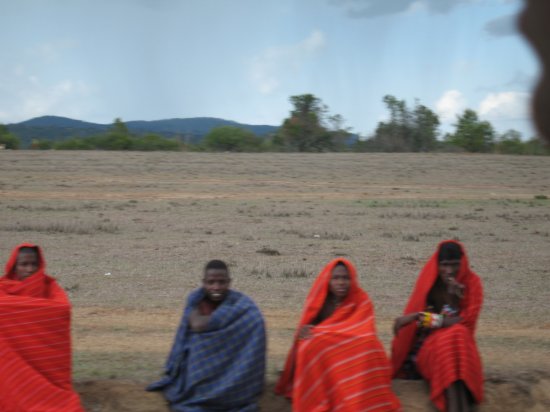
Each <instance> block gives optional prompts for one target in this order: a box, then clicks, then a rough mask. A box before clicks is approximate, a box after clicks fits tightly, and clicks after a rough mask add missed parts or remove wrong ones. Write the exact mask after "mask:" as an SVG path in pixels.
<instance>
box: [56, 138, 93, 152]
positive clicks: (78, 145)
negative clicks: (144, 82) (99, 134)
mask: <svg viewBox="0 0 550 412" xmlns="http://www.w3.org/2000/svg"><path fill="white" fill-rule="evenodd" d="M53 148H54V149H55V150H92V149H95V147H94V146H93V145H92V138H85V139H79V138H73V139H68V140H64V141H62V142H55V143H54V145H53Z"/></svg>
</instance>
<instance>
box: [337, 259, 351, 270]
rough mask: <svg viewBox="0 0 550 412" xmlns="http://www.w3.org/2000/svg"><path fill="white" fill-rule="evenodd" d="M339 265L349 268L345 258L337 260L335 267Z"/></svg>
mask: <svg viewBox="0 0 550 412" xmlns="http://www.w3.org/2000/svg"><path fill="white" fill-rule="evenodd" d="M337 266H343V267H345V268H346V269H347V268H348V267H347V266H346V264H345V263H344V261H343V260H339V261H338V262H336V264H335V265H334V267H337Z"/></svg>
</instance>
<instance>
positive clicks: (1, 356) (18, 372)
mask: <svg viewBox="0 0 550 412" xmlns="http://www.w3.org/2000/svg"><path fill="white" fill-rule="evenodd" d="M45 269H46V263H45V261H44V258H43V255H42V251H41V250H40V248H39V247H38V246H36V245H32V244H26V243H25V244H22V245H19V246H17V247H16V248H15V249H14V251H13V253H12V255H11V257H10V259H9V261H8V263H7V264H6V271H5V274H4V276H3V277H1V278H0V308H1V309H0V411H6V412H8V411H10V412H12V411H13V412H15V411H18V412H26V411H28V412H31V411H32V412H34V411H63V412H83V409H82V407H81V405H80V399H79V397H78V395H77V394H76V392H74V390H73V387H72V382H71V330H70V319H71V304H70V302H69V299H68V298H67V295H66V294H65V292H64V291H63V289H62V288H61V287H60V286H59V285H58V284H57V282H56V281H55V279H54V278H52V277H50V276H48V275H46V274H45Z"/></svg>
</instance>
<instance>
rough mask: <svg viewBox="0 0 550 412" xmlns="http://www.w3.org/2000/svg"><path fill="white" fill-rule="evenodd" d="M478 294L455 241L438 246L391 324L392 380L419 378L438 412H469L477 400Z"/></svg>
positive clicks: (480, 376) (479, 383)
mask: <svg viewBox="0 0 550 412" xmlns="http://www.w3.org/2000/svg"><path fill="white" fill-rule="evenodd" d="M482 301H483V291H482V288H481V281H480V280H479V277H478V276H477V275H476V274H475V273H474V272H472V270H471V269H470V267H469V266H468V259H467V257H466V254H465V252H464V248H463V247H462V245H460V244H459V243H458V242H455V241H445V242H442V243H440V245H439V247H438V249H437V251H436V253H435V254H434V255H433V256H432V258H431V259H430V260H429V261H428V263H427V264H426V266H424V269H422V271H421V272H420V275H419V276H418V280H417V281H416V286H415V288H414V290H413V293H412V295H411V298H410V299H409V303H408V304H407V307H406V308H405V312H404V315H403V316H401V317H399V318H397V319H396V320H395V324H394V333H395V337H394V339H393V344H392V362H393V368H394V370H393V371H394V377H398V378H409V379H415V378H416V379H419V378H424V379H425V380H427V381H428V382H429V384H430V398H431V400H432V402H433V403H434V404H435V406H436V407H437V408H438V409H439V410H441V411H445V410H447V411H451V412H454V411H471V410H472V407H473V403H480V402H481V400H482V397H483V371H482V367H481V359H480V357H479V353H478V351H477V346H476V342H475V338H474V333H475V328H476V323H477V318H478V316H479V312H480V310H481V304H482Z"/></svg>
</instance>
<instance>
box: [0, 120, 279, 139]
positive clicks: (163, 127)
mask: <svg viewBox="0 0 550 412" xmlns="http://www.w3.org/2000/svg"><path fill="white" fill-rule="evenodd" d="M125 124H126V126H127V127H128V129H129V130H130V131H131V132H132V133H136V134H146V133H156V134H159V135H161V136H164V137H178V138H180V139H181V140H182V141H185V142H189V143H196V142H198V141H200V140H201V139H202V138H203V137H204V136H205V135H206V134H208V132H210V130H212V129H213V128H214V127H219V126H235V127H241V128H243V129H246V130H250V131H251V132H253V133H255V134H256V135H258V136H266V135H268V134H270V133H274V132H276V131H277V129H278V127H277V126H269V125H250V124H243V123H237V122H234V121H232V120H224V119H217V118H214V117H191V118H187V119H166V120H152V121H145V120H134V121H129V122H125ZM6 126H7V127H8V129H9V130H10V132H12V133H14V134H16V135H17V136H18V137H19V138H20V139H21V143H22V146H23V147H27V146H28V145H29V144H30V142H31V141H32V140H33V139H44V140H52V141H57V140H66V139H69V138H72V137H87V136H92V135H94V134H98V133H103V132H105V131H106V130H107V129H109V128H110V127H111V125H110V124H99V123H90V122H84V121H82V120H75V119H69V118H67V117H59V116H42V117H35V118H33V119H30V120H25V121H24V122H20V123H11V124H7V125H6Z"/></svg>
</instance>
